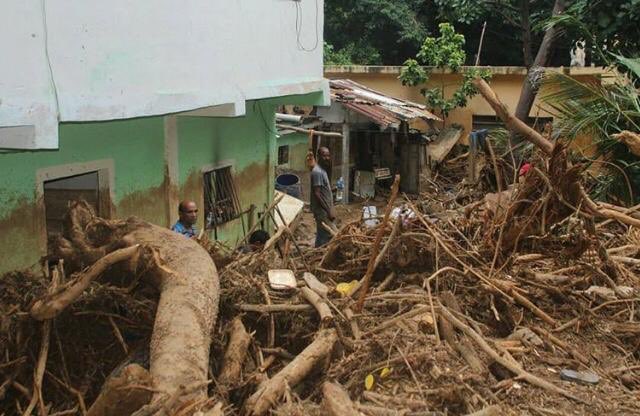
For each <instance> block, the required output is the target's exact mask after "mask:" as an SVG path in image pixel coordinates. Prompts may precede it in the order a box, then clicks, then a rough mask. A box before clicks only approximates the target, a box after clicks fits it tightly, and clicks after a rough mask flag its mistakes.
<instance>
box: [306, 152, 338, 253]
mask: <svg viewBox="0 0 640 416" xmlns="http://www.w3.org/2000/svg"><path fill="white" fill-rule="evenodd" d="M327 172H331V153H330V152H329V149H327V148H326V147H321V148H320V149H319V150H318V163H316V165H315V166H314V167H313V169H312V170H311V212H312V213H313V217H314V218H315V220H316V247H320V246H322V245H325V244H326V243H328V242H329V240H331V233H329V231H327V229H326V228H325V227H323V225H322V224H325V225H326V226H327V227H329V228H331V229H332V230H336V226H335V224H334V223H333V221H334V220H335V219H336V214H335V209H334V208H333V194H332V193H331V183H330V182H329V175H328V173H327Z"/></svg>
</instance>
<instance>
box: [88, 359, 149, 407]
mask: <svg viewBox="0 0 640 416" xmlns="http://www.w3.org/2000/svg"><path fill="white" fill-rule="evenodd" d="M151 385H152V381H151V376H150V375H149V372H148V371H147V370H145V369H144V368H142V367H141V366H140V365H138V364H129V365H128V366H126V367H124V368H123V369H122V370H121V372H120V373H119V374H117V375H114V376H113V377H110V378H108V379H107V381H106V382H105V384H104V385H103V386H102V390H101V392H100V395H99V396H98V398H97V399H96V400H95V401H94V402H93V405H91V407H90V408H89V411H88V412H87V416H121V415H130V414H132V413H134V412H135V411H137V410H138V409H140V408H141V407H142V406H144V405H145V404H147V403H149V401H150V400H151V396H152V395H153V388H152V386H151Z"/></svg>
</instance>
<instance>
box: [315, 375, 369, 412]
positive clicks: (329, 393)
mask: <svg viewBox="0 0 640 416" xmlns="http://www.w3.org/2000/svg"><path fill="white" fill-rule="evenodd" d="M322 404H323V408H324V410H325V411H326V412H327V414H328V415H329V416H344V415H353V416H358V415H362V413H360V412H359V411H358V409H357V408H356V406H355V404H354V403H353V402H352V401H351V398H349V394H348V393H347V392H346V391H345V390H344V389H343V388H342V386H340V385H339V384H336V383H329V382H328V381H327V382H325V383H324V384H323V385H322Z"/></svg>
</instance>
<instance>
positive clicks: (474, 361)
mask: <svg viewBox="0 0 640 416" xmlns="http://www.w3.org/2000/svg"><path fill="white" fill-rule="evenodd" d="M439 297H440V301H441V302H442V303H443V304H444V305H446V306H447V307H449V308H451V309H453V310H454V311H456V312H458V313H462V311H461V309H460V306H459V305H458V302H457V301H456V298H455V296H453V293H451V292H449V291H446V292H443V293H440V295H439ZM438 324H439V326H440V333H441V334H442V336H443V337H444V339H445V340H446V341H447V343H448V344H449V345H450V346H451V347H452V348H453V349H455V350H456V351H458V352H459V353H460V355H461V356H462V358H464V359H465V361H466V362H467V363H468V364H469V366H470V367H471V368H472V369H473V370H474V371H476V372H477V373H478V374H486V373H487V367H486V366H485V365H484V363H483V362H482V360H481V359H480V357H478V354H477V353H476V351H475V350H474V349H473V347H472V346H471V344H470V343H469V340H468V339H467V338H466V336H464V335H463V336H462V337H460V338H459V339H458V337H457V336H456V334H455V331H454V329H453V326H452V325H451V323H450V322H449V321H448V320H446V319H439V320H438Z"/></svg>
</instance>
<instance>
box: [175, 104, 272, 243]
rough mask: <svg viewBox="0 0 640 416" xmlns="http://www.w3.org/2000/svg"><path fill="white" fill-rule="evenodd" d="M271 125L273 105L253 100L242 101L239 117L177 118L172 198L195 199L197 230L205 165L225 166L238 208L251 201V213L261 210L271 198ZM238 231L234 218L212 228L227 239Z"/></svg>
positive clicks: (201, 214)
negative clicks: (243, 109)
mask: <svg viewBox="0 0 640 416" xmlns="http://www.w3.org/2000/svg"><path fill="white" fill-rule="evenodd" d="M274 129H275V106H274V105H272V104H269V103H264V102H258V101H253V102H247V111H246V115H245V116H243V117H235V118H221V117H186V116H180V117H178V166H179V168H178V171H179V174H178V176H179V192H178V198H179V199H180V200H183V199H192V200H194V201H196V202H197V204H198V207H199V209H200V211H199V213H198V224H197V225H198V228H199V229H201V228H202V227H203V225H204V200H203V173H204V171H206V170H208V169H211V168H216V167H222V166H228V165H231V166H232V175H233V180H234V183H235V186H236V190H237V192H238V199H239V202H240V207H241V209H242V210H246V209H248V208H249V206H250V205H251V204H254V205H256V212H261V211H263V210H264V207H263V205H264V204H265V203H266V204H268V203H269V201H270V200H271V198H272V197H273V186H272V185H271V184H272V183H273V169H272V168H271V166H273V164H274V163H275V162H276V160H275V159H274V154H275V150H274V149H275V130H274ZM243 217H244V220H245V227H246V224H248V218H247V216H246V215H245V216H243ZM242 235H243V234H242V223H241V220H240V219H236V220H233V221H230V222H228V223H226V224H223V225H222V226H220V227H219V228H218V239H219V240H223V241H227V242H228V243H230V244H233V243H235V242H236V240H237V238H238V237H241V236H242ZM211 237H212V238H213V233H212V234H211Z"/></svg>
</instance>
